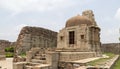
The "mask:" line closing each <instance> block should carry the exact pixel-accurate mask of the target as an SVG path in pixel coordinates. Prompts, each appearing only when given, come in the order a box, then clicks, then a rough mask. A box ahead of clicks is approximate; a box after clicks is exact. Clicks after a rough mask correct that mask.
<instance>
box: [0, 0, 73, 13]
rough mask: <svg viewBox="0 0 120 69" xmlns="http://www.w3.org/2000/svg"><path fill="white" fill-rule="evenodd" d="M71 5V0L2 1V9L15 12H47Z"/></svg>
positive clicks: (0, 4) (0, 1)
mask: <svg viewBox="0 0 120 69" xmlns="http://www.w3.org/2000/svg"><path fill="white" fill-rule="evenodd" d="M70 5H72V2H71V1H70V0H0V7H1V8H5V9H8V10H11V11H14V12H23V11H46V10H52V9H55V8H60V7H63V6H64V7H66V6H70Z"/></svg>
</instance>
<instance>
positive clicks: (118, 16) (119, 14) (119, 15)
mask: <svg viewBox="0 0 120 69" xmlns="http://www.w3.org/2000/svg"><path fill="white" fill-rule="evenodd" d="M115 18H116V19H117V20H120V8H119V9H118V10H117V12H116V14H115Z"/></svg>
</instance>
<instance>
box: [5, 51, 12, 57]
mask: <svg viewBox="0 0 120 69" xmlns="http://www.w3.org/2000/svg"><path fill="white" fill-rule="evenodd" d="M13 56H14V53H11V52H6V57H13Z"/></svg>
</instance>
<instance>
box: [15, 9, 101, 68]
mask: <svg viewBox="0 0 120 69" xmlns="http://www.w3.org/2000/svg"><path fill="white" fill-rule="evenodd" d="M21 52H26V55H27V57H26V60H25V59H22V58H20V57H18V55H19V54H20V53H21ZM15 53H16V55H15V57H14V64H13V69H77V68H78V67H79V66H81V65H84V64H83V63H81V62H80V60H84V59H88V58H95V57H101V56H102V53H101V42H100V27H99V26H98V25H97V23H96V21H95V18H94V14H93V11H92V10H86V11H83V13H82V15H80V14H78V15H76V16H73V17H71V18H70V19H68V20H67V21H66V25H65V27H64V28H62V29H61V30H60V31H59V32H58V33H57V32H53V31H50V30H47V29H43V28H37V27H28V26H27V27H24V28H23V29H22V31H21V33H20V34H19V37H18V40H17V47H16V52H15Z"/></svg>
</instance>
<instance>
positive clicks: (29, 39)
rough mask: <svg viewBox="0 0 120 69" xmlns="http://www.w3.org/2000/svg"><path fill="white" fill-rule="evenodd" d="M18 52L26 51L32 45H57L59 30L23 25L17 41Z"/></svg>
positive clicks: (51, 46)
mask: <svg viewBox="0 0 120 69" xmlns="http://www.w3.org/2000/svg"><path fill="white" fill-rule="evenodd" d="M16 44H17V45H16V52H17V53H18V54H20V53H21V52H26V51H28V50H29V49H31V48H32V47H40V48H53V47H56V46H57V32H54V31H51V30H48V29H44V28H40V27H29V26H26V27H23V28H22V30H21V32H20V34H19V36H18V39H17V43H16Z"/></svg>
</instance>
